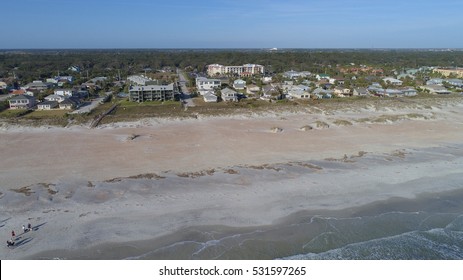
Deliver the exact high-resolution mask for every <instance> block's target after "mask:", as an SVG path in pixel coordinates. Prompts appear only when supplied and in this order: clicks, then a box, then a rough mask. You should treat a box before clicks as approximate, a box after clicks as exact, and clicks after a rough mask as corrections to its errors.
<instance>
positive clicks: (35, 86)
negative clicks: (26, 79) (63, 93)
mask: <svg viewBox="0 0 463 280" xmlns="http://www.w3.org/2000/svg"><path fill="white" fill-rule="evenodd" d="M52 87H53V84H52V83H44V82H42V81H33V82H32V83H28V84H27V85H25V86H24V88H25V89H29V90H37V91H42V90H46V89H49V88H52Z"/></svg>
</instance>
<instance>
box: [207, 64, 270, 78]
mask: <svg viewBox="0 0 463 280" xmlns="http://www.w3.org/2000/svg"><path fill="white" fill-rule="evenodd" d="M207 74H208V75H209V76H215V75H225V74H236V75H238V76H250V75H258V74H264V66H262V65H259V64H244V65H241V66H224V65H220V64H211V65H208V66H207Z"/></svg>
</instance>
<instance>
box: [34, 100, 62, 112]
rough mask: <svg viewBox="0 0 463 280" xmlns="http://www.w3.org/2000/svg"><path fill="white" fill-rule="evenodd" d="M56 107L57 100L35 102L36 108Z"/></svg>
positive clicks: (47, 108) (48, 108)
mask: <svg viewBox="0 0 463 280" xmlns="http://www.w3.org/2000/svg"><path fill="white" fill-rule="evenodd" d="M56 107H58V102H56V101H44V102H41V103H39V104H37V109H39V110H51V109H53V108H56Z"/></svg>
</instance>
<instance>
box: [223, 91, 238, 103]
mask: <svg viewBox="0 0 463 280" xmlns="http://www.w3.org/2000/svg"><path fill="white" fill-rule="evenodd" d="M220 93H221V95H222V100H223V101H235V102H236V101H238V93H237V92H236V91H234V90H232V89H231V88H224V89H222V90H221V91H220Z"/></svg>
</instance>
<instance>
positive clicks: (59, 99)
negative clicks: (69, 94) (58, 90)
mask: <svg viewBox="0 0 463 280" xmlns="http://www.w3.org/2000/svg"><path fill="white" fill-rule="evenodd" d="M44 99H45V100H46V101H56V102H62V101H64V99H66V97H64V96H63V95H57V94H51V95H48V96H45V98H44Z"/></svg>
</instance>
